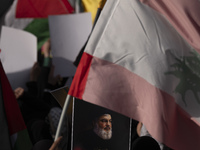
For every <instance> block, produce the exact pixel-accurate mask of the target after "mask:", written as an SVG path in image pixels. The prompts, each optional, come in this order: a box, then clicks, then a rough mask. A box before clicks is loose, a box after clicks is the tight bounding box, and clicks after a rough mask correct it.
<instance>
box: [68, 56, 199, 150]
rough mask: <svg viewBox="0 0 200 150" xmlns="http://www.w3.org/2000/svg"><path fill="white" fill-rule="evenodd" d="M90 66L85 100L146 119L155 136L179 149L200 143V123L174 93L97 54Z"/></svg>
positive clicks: (193, 148) (146, 124)
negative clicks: (159, 87) (157, 86)
mask: <svg viewBox="0 0 200 150" xmlns="http://www.w3.org/2000/svg"><path fill="white" fill-rule="evenodd" d="M80 63H83V62H82V61H81V62H80ZM89 67H90V70H89V74H88V72H87V74H88V75H87V79H88V80H87V83H86V85H85V82H86V81H84V86H85V89H82V91H83V90H84V94H83V96H82V99H83V100H85V101H87V102H90V103H93V104H96V105H99V106H102V107H105V108H108V109H111V110H113V111H116V112H118V113H121V114H123V115H126V116H128V117H130V118H134V119H136V120H139V121H141V122H143V123H144V124H145V126H146V128H147V130H148V131H149V132H150V134H151V135H152V136H153V137H154V138H155V139H157V140H158V141H160V142H162V143H165V144H166V145H167V146H169V147H171V148H173V149H175V150H189V149H191V150H197V149H198V148H199V147H200V143H199V139H200V127H199V124H197V123H196V122H194V121H193V120H192V119H193V118H192V117H191V116H190V115H189V114H188V113H187V112H186V111H185V110H183V109H182V108H181V107H180V106H179V105H178V104H177V103H176V102H175V98H174V97H173V96H171V95H169V94H168V93H166V92H164V91H162V90H160V89H158V88H156V87H155V86H153V85H152V84H150V83H149V82H148V81H146V80H145V79H143V78H142V77H140V76H138V75H136V74H135V73H133V72H131V71H129V70H127V69H126V68H124V67H122V66H119V65H116V64H114V63H110V62H108V61H105V60H101V59H99V58H97V57H93V58H92V63H91V65H90V66H89ZM79 74H81V73H79ZM82 76H83V75H82ZM79 82H81V80H79ZM80 84H81V83H80ZM169 84H170V83H169ZM76 85H77V87H76V88H79V84H78V83H76ZM82 88H83V87H82ZM70 89H71V88H70ZM77 91H78V90H77ZM183 143H187V144H183Z"/></svg>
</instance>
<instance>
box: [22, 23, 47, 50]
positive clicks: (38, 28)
mask: <svg viewBox="0 0 200 150" xmlns="http://www.w3.org/2000/svg"><path fill="white" fill-rule="evenodd" d="M24 30H25V31H27V32H30V33H32V34H34V35H35V36H36V37H37V43H38V45H37V49H38V50H39V49H40V48H41V47H42V45H43V44H44V42H45V41H46V40H47V39H48V38H49V37H50V33H49V23H48V19H34V20H33V21H32V22H31V23H30V24H28V25H27V26H26V27H25V28H24Z"/></svg>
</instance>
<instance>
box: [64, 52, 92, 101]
mask: <svg viewBox="0 0 200 150" xmlns="http://www.w3.org/2000/svg"><path fill="white" fill-rule="evenodd" d="M92 58H93V57H92V56H91V55H89V54H87V53H83V55H82V57H81V62H82V63H80V64H79V66H78V68H77V70H76V74H75V76H74V79H73V82H72V85H71V86H70V90H69V92H68V94H69V95H72V96H75V97H77V98H79V99H82V95H83V93H84V90H85V85H86V82H87V77H88V73H89V69H90V65H91V62H92Z"/></svg>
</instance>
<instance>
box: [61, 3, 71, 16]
mask: <svg viewBox="0 0 200 150" xmlns="http://www.w3.org/2000/svg"><path fill="white" fill-rule="evenodd" d="M61 1H62V2H63V4H64V5H65V7H66V8H67V10H68V12H69V13H73V12H74V8H73V7H72V6H71V5H70V3H69V2H68V0H61Z"/></svg>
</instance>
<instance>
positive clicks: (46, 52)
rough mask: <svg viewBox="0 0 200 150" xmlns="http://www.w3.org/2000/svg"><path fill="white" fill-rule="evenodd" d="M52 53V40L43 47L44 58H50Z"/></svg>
mask: <svg viewBox="0 0 200 150" xmlns="http://www.w3.org/2000/svg"><path fill="white" fill-rule="evenodd" d="M50 52H51V42H50V39H48V40H47V41H46V42H45V43H44V44H43V46H42V53H43V54H44V57H50Z"/></svg>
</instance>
